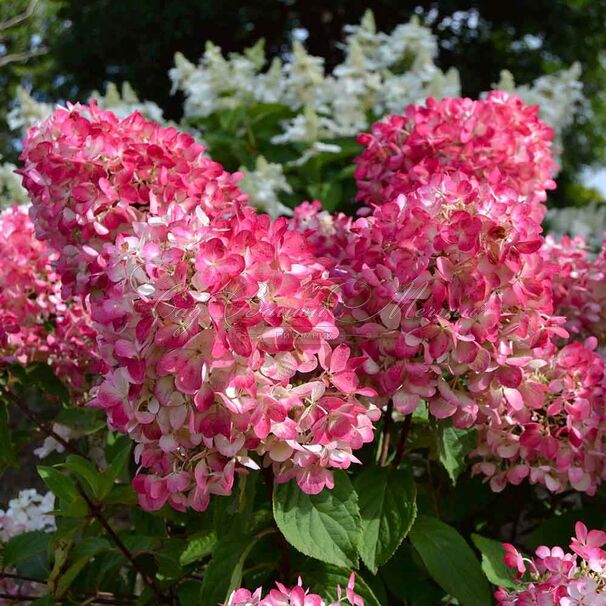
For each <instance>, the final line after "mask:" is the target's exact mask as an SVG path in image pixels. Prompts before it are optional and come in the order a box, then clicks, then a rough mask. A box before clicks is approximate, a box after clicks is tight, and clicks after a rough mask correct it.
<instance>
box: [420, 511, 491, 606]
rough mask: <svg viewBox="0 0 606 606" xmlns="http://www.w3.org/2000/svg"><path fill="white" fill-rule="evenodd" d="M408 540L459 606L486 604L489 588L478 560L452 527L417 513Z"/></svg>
mask: <svg viewBox="0 0 606 606" xmlns="http://www.w3.org/2000/svg"><path fill="white" fill-rule="evenodd" d="M410 540H411V542H412V544H413V545H414V548H415V549H416V550H417V551H418V553H419V555H420V556H421V559H422V560H423V563H424V564H425V566H426V568H427V570H428V571H429V574H430V575H431V576H432V578H433V579H434V580H435V581H436V583H438V585H440V587H442V589H444V590H445V591H446V592H448V593H449V594H450V595H451V596H453V597H455V598H457V600H459V602H460V603H461V606H490V604H491V596H490V588H489V586H488V583H487V582H486V578H485V577H484V574H483V573H482V568H481V567H480V562H478V559H477V558H476V556H475V554H474V552H473V550H472V549H471V547H470V546H469V545H468V544H467V543H466V542H465V539H464V538H463V537H462V536H461V535H460V534H459V533H458V532H457V531H456V530H455V529H454V528H452V527H451V526H448V524H444V522H440V520H438V519H436V518H431V517H429V516H419V517H418V518H417V520H416V522H415V525H414V526H413V527H412V530H411V531H410Z"/></svg>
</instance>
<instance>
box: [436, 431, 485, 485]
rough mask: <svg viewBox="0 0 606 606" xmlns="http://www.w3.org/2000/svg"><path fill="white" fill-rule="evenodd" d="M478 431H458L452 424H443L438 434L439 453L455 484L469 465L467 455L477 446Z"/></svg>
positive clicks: (441, 461)
mask: <svg viewBox="0 0 606 606" xmlns="http://www.w3.org/2000/svg"><path fill="white" fill-rule="evenodd" d="M476 433H477V432H476V430H475V429H474V428H470V429H457V428H456V427H453V426H452V424H450V423H441V424H440V431H439V434H438V453H439V457H440V463H442V465H443V466H444V468H445V469H446V471H447V472H448V475H449V477H450V479H451V481H452V483H453V485H454V484H456V481H457V478H458V477H459V475H460V474H461V472H462V471H463V470H464V469H465V467H466V465H467V454H468V453H469V451H470V450H472V448H474V446H475V445H476Z"/></svg>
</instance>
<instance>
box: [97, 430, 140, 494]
mask: <svg viewBox="0 0 606 606" xmlns="http://www.w3.org/2000/svg"><path fill="white" fill-rule="evenodd" d="M131 450H132V442H131V441H130V440H127V441H125V442H124V444H122V446H121V447H120V448H119V449H118V450H117V452H116V453H115V454H114V457H113V458H112V460H111V462H110V464H109V466H108V468H107V469H106V470H105V471H104V472H103V473H102V474H101V480H100V481H101V486H100V495H99V496H100V498H101V499H103V498H105V497H106V496H107V495H108V494H109V493H110V492H111V490H112V487H113V486H114V482H115V481H116V480H117V479H118V478H119V476H120V474H121V473H122V472H123V471H124V470H125V469H126V467H127V465H128V461H129V460H130V456H131Z"/></svg>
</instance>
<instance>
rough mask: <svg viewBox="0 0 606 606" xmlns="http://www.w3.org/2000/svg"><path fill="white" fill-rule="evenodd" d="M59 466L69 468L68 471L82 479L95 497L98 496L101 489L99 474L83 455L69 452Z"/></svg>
mask: <svg viewBox="0 0 606 606" xmlns="http://www.w3.org/2000/svg"><path fill="white" fill-rule="evenodd" d="M61 467H65V469H69V471H71V472H73V473H74V474H76V475H77V476H78V477H79V478H80V479H81V480H84V482H85V483H86V485H87V486H88V488H89V489H90V491H91V494H92V495H93V496H94V497H95V498H97V497H98V496H99V493H100V490H101V474H100V472H99V471H98V470H97V468H96V467H95V466H94V465H93V464H92V463H91V462H90V461H87V460H86V459H85V458H84V457H81V456H78V455H73V454H70V455H68V457H67V459H66V460H65V463H63V464H62V465H61Z"/></svg>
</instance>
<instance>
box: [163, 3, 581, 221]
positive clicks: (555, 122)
mask: <svg viewBox="0 0 606 606" xmlns="http://www.w3.org/2000/svg"><path fill="white" fill-rule="evenodd" d="M342 47H343V51H344V60H343V62H342V63H340V64H339V65H337V66H336V67H335V68H334V69H333V71H332V73H326V70H325V66H324V59H323V58H321V57H314V56H312V55H310V54H309V53H308V52H307V51H306V49H305V47H304V46H303V45H302V44H301V42H300V41H298V40H294V41H293V45H292V50H291V52H290V53H289V54H288V56H287V57H288V58H287V60H286V61H285V62H282V61H281V60H280V59H274V60H273V62H272V63H271V64H270V66H269V68H267V69H266V67H267V60H266V56H265V52H264V48H263V44H262V43H258V44H256V45H255V46H253V47H252V48H249V49H246V50H245V51H244V52H243V53H231V54H229V55H228V56H227V57H224V56H223V54H222V52H221V49H220V48H219V47H217V46H215V45H214V44H212V43H208V44H207V46H206V51H205V53H204V55H203V56H202V58H201V59H200V61H199V63H198V64H197V65H195V64H194V63H191V62H190V61H189V60H188V59H186V58H185V57H184V56H183V55H182V54H181V53H177V55H176V56H175V67H174V68H172V69H171V70H170V71H169V76H170V79H171V81H172V83H173V89H172V90H173V92H175V91H177V90H180V91H182V92H183V93H184V96H185V105H184V114H185V117H186V118H205V117H207V116H209V115H211V114H213V113H214V112H217V111H221V110H227V109H233V108H235V107H238V106H239V105H242V104H246V103H277V104H281V105H285V106H287V107H288V108H290V109H291V110H293V111H295V112H297V113H296V115H295V116H294V117H293V118H291V119H290V120H286V121H284V122H283V124H282V132H281V133H280V134H279V135H276V136H274V137H273V138H272V140H271V142H272V143H273V144H276V145H280V144H286V143H297V144H303V151H302V153H301V156H300V157H299V158H298V159H297V160H295V161H294V162H291V163H290V164H293V165H295V166H296V165H302V164H304V163H305V162H307V161H308V160H309V159H310V158H311V157H313V156H315V155H317V154H319V153H339V152H340V151H341V147H340V146H339V145H338V144H337V141H336V139H339V138H341V137H354V136H356V135H357V134H358V133H360V132H362V131H364V130H366V129H367V128H368V127H369V125H370V123H372V122H373V121H374V120H376V119H377V118H380V117H381V116H383V115H385V114H391V113H400V112H402V111H403V109H404V108H405V107H406V106H407V105H409V104H410V103H423V102H424V101H425V99H426V98H427V97H430V96H431V97H434V98H436V99H442V98H444V97H456V96H460V94H461V86H460V81H459V74H458V72H457V71H456V70H455V69H451V70H449V71H448V72H446V73H444V72H442V71H441V70H440V69H439V68H438V67H437V66H436V64H435V60H436V57H437V54H438V44H437V40H436V37H435V36H434V35H433V34H432V32H431V30H430V29H429V28H427V27H423V26H422V25H421V24H420V22H419V20H418V19H417V18H416V17H413V19H411V21H410V22H409V23H403V24H400V25H398V26H397V27H396V28H395V29H394V30H393V31H392V32H391V33H390V34H387V33H384V32H378V31H377V28H376V25H375V21H374V17H373V14H372V11H367V12H366V14H365V15H364V17H363V18H362V21H361V22H360V24H359V25H348V26H346V27H345V41H344V43H343V45H342ZM579 76H580V67H579V65H578V64H575V65H573V66H572V67H571V68H570V69H568V70H563V71H562V72H560V73H557V74H553V75H549V76H543V77H541V78H539V79H538V80H536V81H535V82H533V83H532V84H530V85H523V86H519V87H516V86H515V83H514V81H513V77H512V76H511V74H510V73H509V72H502V74H501V82H499V84H498V85H497V86H498V87H499V88H503V89H505V90H509V91H512V92H515V93H517V94H519V95H520V96H521V97H522V98H523V99H524V100H525V101H527V102H528V103H531V104H538V105H539V106H540V107H541V115H542V117H543V118H544V119H545V120H546V121H547V122H548V123H549V124H550V125H551V126H552V127H553V128H554V129H555V130H556V132H557V133H558V135H559V134H561V133H562V131H563V130H564V129H565V128H566V127H567V126H568V125H569V124H570V123H571V121H572V120H573V118H574V114H575V111H576V109H577V108H578V104H579V102H580V100H581V99H582V98H583V95H582V91H581V84H580V82H579ZM277 166H278V165H273V166H272V168H271V174H272V177H271V178H270V177H269V174H268V171H269V170H270V169H268V168H267V167H266V166H264V167H263V169H261V170H260V168H259V166H257V167H256V169H255V170H254V171H248V172H247V171H246V170H245V169H243V172H244V173H245V174H248V175H249V178H247V180H246V181H245V184H244V188H245V189H246V191H247V192H248V193H249V195H251V197H252V199H253V200H254V201H255V204H256V205H257V206H258V207H259V208H261V209H263V210H266V211H267V212H269V213H270V214H274V215H275V214H276V213H283V212H284V208H285V207H284V206H283V205H282V204H281V203H280V201H279V197H278V194H279V192H280V191H287V190H285V189H284V188H283V187H282V186H276V183H283V182H282V181H281V180H278V181H277V180H276V179H277V175H278V171H279V170H280V169H279V168H277ZM264 178H266V179H267V178H269V179H270V181H269V183H264V182H263V179H264ZM258 188H261V190H259V191H257V189H258ZM270 191H271V195H268V194H269V192H270Z"/></svg>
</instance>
